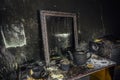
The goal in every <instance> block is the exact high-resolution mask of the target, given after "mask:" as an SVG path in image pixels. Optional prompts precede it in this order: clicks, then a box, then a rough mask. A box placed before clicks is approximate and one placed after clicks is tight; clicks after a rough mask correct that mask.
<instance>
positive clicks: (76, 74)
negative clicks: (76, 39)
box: [67, 54, 116, 80]
mask: <svg viewBox="0 0 120 80" xmlns="http://www.w3.org/2000/svg"><path fill="white" fill-rule="evenodd" d="M88 64H92V65H93V66H94V67H93V68H88V67H87V65H88ZM115 64H116V63H115V62H114V61H111V60H110V59H107V58H103V57H100V56H98V55H95V54H92V57H91V58H90V59H89V60H88V61H87V62H86V64H85V65H83V66H75V67H73V68H71V69H70V70H69V71H68V74H67V75H68V78H67V80H77V79H80V78H83V77H85V76H88V75H90V74H92V73H95V72H97V71H100V70H102V69H105V68H109V67H112V66H115Z"/></svg>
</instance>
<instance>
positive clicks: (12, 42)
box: [1, 23, 26, 48]
mask: <svg viewBox="0 0 120 80" xmlns="http://www.w3.org/2000/svg"><path fill="white" fill-rule="evenodd" d="M1 34H2V38H3V41H4V44H5V47H6V48H9V47H21V46H24V45H26V37H25V32H24V25H23V24H22V23H15V24H10V25H8V24H6V25H2V26H1Z"/></svg>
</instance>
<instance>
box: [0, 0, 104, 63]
mask: <svg viewBox="0 0 120 80" xmlns="http://www.w3.org/2000/svg"><path fill="white" fill-rule="evenodd" d="M39 10H53V11H63V12H73V13H76V14H77V18H78V20H77V21H78V33H79V36H78V37H79V41H89V40H92V39H94V38H96V37H98V36H101V35H103V34H105V30H106V28H104V26H103V23H102V20H101V17H103V16H102V15H101V7H100V3H99V1H97V0H0V26H3V25H11V24H16V23H18V24H19V23H22V24H23V26H24V31H25V36H26V45H24V46H22V47H13V48H8V49H9V51H10V52H11V53H12V54H14V55H15V57H16V60H17V62H18V63H22V62H24V61H25V60H31V59H34V60H38V59H40V58H39V56H40V55H41V53H42V43H40V42H41V33H40V22H39V20H38V19H39V17H38V12H39ZM1 43H3V39H2V37H1ZM1 45H2V44H1Z"/></svg>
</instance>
